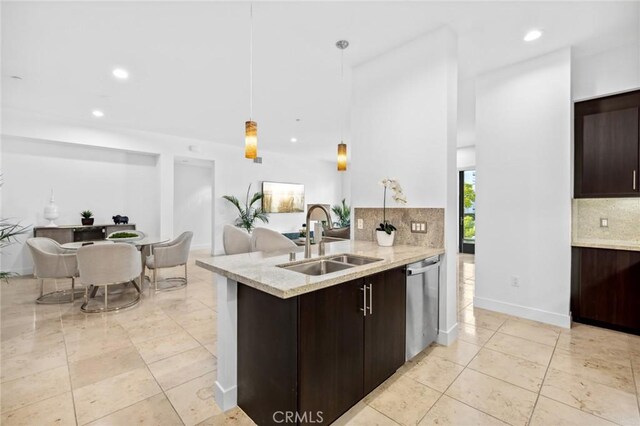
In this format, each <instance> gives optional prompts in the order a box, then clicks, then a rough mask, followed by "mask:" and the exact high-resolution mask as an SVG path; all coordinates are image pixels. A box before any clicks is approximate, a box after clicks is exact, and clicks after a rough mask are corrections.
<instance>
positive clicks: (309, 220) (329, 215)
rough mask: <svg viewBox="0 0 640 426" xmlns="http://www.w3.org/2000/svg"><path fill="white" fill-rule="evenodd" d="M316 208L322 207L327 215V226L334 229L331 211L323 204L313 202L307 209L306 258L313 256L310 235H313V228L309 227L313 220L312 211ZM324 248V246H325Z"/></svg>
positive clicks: (315, 236)
mask: <svg viewBox="0 0 640 426" xmlns="http://www.w3.org/2000/svg"><path fill="white" fill-rule="evenodd" d="M315 209H321V210H322V211H323V212H324V214H325V216H327V224H328V225H327V226H328V227H329V229H333V226H332V225H331V213H329V210H327V208H326V207H325V206H323V205H321V204H312V205H310V206H309V210H307V237H306V239H305V242H304V258H305V259H309V258H310V257H311V240H310V235H311V230H310V229H309V225H310V224H309V222H311V212H313V211H314V210H315ZM314 238H318V236H317V235H314ZM320 238H322V235H321V236H320ZM323 248H324V247H323Z"/></svg>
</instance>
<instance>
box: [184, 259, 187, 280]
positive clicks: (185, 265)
mask: <svg viewBox="0 0 640 426" xmlns="http://www.w3.org/2000/svg"><path fill="white" fill-rule="evenodd" d="M187 281H188V279H187V264H186V263H185V264H184V283H185V284H186V283H187Z"/></svg>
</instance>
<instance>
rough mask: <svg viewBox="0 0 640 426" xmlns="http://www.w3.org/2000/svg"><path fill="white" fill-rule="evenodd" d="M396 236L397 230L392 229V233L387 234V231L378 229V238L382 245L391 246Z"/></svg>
mask: <svg viewBox="0 0 640 426" xmlns="http://www.w3.org/2000/svg"><path fill="white" fill-rule="evenodd" d="M395 238H396V231H391V233H390V234H387V233H386V232H385V231H380V230H377V229H376V239H377V240H378V245H379V246H380V247H391V246H392V245H393V241H394V240H395Z"/></svg>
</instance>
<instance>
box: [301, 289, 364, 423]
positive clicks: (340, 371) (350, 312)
mask: <svg viewBox="0 0 640 426" xmlns="http://www.w3.org/2000/svg"><path fill="white" fill-rule="evenodd" d="M362 285H363V284H362V280H356V281H350V282H347V283H344V284H339V285H335V286H332V287H328V288H326V289H323V290H318V291H314V292H311V293H307V294H304V295H302V296H300V299H299V328H298V339H299V357H298V359H299V361H298V362H299V370H298V371H299V372H298V374H299V379H298V380H299V382H298V383H299V384H298V393H299V407H298V413H299V415H300V416H303V415H306V416H307V417H306V419H307V420H308V422H309V423H311V422H313V421H315V422H316V423H317V422H318V421H319V418H318V417H317V413H318V411H322V423H323V424H329V423H331V422H333V421H334V420H335V419H337V418H338V417H339V416H340V415H341V414H343V413H344V412H345V411H347V410H348V409H349V408H350V407H351V406H353V405H354V404H356V403H357V402H358V401H359V400H360V399H362V397H363V396H364V393H363V389H362V384H363V370H364V366H363V362H364V353H363V352H364V316H363V312H362V311H361V309H362V308H363V295H364V292H363V291H362ZM302 423H305V422H304V421H303V422H302Z"/></svg>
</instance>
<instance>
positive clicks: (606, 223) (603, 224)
mask: <svg viewBox="0 0 640 426" xmlns="http://www.w3.org/2000/svg"><path fill="white" fill-rule="evenodd" d="M608 227H609V219H607V218H606V217H603V218H600V228H608Z"/></svg>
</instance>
